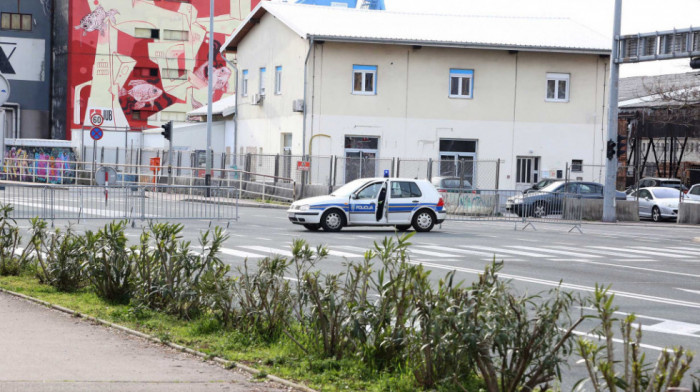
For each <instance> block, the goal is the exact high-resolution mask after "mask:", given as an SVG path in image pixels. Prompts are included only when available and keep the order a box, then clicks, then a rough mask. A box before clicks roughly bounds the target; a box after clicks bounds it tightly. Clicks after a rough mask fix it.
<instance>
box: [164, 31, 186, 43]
mask: <svg viewBox="0 0 700 392" xmlns="http://www.w3.org/2000/svg"><path fill="white" fill-rule="evenodd" d="M188 37H189V32H188V31H187V30H163V39H167V40H169V41H187V39H188Z"/></svg>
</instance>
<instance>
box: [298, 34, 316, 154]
mask: <svg viewBox="0 0 700 392" xmlns="http://www.w3.org/2000/svg"><path fill="white" fill-rule="evenodd" d="M313 47H314V37H311V38H310V39H309V51H308V52H307V53H306V60H304V124H303V125H302V129H301V155H302V156H305V155H306V85H307V81H306V79H307V77H306V75H307V74H308V66H309V56H311V49H312V48H313Z"/></svg>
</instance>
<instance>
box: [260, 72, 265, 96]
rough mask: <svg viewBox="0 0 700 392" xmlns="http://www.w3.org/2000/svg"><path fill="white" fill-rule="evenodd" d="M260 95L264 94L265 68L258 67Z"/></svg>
mask: <svg viewBox="0 0 700 392" xmlns="http://www.w3.org/2000/svg"><path fill="white" fill-rule="evenodd" d="M259 88H260V89H259V91H260V95H261V96H262V95H265V68H260V86H259Z"/></svg>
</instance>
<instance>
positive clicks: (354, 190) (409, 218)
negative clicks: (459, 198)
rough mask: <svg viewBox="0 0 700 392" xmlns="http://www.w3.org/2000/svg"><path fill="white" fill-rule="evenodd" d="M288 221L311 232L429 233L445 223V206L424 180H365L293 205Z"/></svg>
mask: <svg viewBox="0 0 700 392" xmlns="http://www.w3.org/2000/svg"><path fill="white" fill-rule="evenodd" d="M287 213H288V214H289V220H290V221H291V222H292V223H294V224H298V225H304V227H306V228H307V229H308V230H318V229H320V228H323V230H324V231H339V230H340V229H341V228H343V226H396V228H397V229H399V230H401V231H404V230H408V229H409V228H411V226H413V228H414V229H415V230H416V231H430V230H432V228H433V226H435V224H436V223H437V224H439V223H442V222H443V221H444V220H445V216H446V212H445V202H444V200H443V199H442V197H440V194H439V193H438V191H437V190H436V189H435V187H434V186H433V185H432V184H431V183H430V182H428V181H425V180H414V179H402V178H363V179H359V180H355V181H352V182H349V183H347V184H345V185H343V186H342V187H340V188H338V189H337V190H336V191H335V192H333V193H331V194H330V195H328V196H319V197H311V198H307V199H302V200H299V201H297V202H294V203H293V204H292V206H291V207H290V208H289V210H287Z"/></svg>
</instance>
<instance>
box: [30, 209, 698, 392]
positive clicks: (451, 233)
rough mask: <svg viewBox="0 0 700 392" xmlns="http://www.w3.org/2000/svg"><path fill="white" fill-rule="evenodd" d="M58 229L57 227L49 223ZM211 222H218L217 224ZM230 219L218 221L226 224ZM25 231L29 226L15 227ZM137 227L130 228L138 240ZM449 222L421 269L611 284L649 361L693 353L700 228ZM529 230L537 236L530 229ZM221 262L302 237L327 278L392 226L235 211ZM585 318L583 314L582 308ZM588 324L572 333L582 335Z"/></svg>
mask: <svg viewBox="0 0 700 392" xmlns="http://www.w3.org/2000/svg"><path fill="white" fill-rule="evenodd" d="M56 222H57V225H59V226H60V225H61V222H62V221H56ZM183 222H184V223H185V224H186V230H185V232H184V239H187V240H191V241H192V243H193V244H196V243H197V237H198V235H199V233H200V232H202V231H203V230H206V229H207V228H208V226H209V224H210V221H208V220H188V221H183ZM215 223H216V222H215ZM227 223H228V222H226V221H224V222H219V224H223V225H224V226H226V225H227ZM102 224H104V221H100V220H97V221H87V222H86V221H83V222H81V224H80V225H77V226H75V228H76V229H78V230H84V229H86V228H90V229H93V230H94V229H96V228H97V227H99V226H100V225H102ZM20 225H21V226H22V227H23V228H26V227H28V223H27V221H21V222H20ZM144 226H145V223H144V222H140V221H137V224H136V227H135V228H133V229H132V228H130V229H129V231H128V236H129V238H130V239H131V240H132V241H134V242H136V241H138V236H139V233H140V230H141V228H142V227H144ZM522 228H523V225H522V223H518V224H515V223H513V222H492V221H486V222H484V221H480V222H468V221H467V222H456V221H447V222H445V223H444V224H443V225H442V227H436V228H435V229H434V230H433V231H432V232H430V233H416V235H414V237H413V238H412V239H411V243H412V244H413V245H412V246H411V251H410V254H411V260H412V262H417V263H422V264H423V265H424V266H425V267H426V268H428V269H430V270H431V271H432V275H431V276H432V278H433V279H434V280H436V281H437V280H438V279H439V278H440V277H442V276H444V275H445V274H446V273H447V272H448V271H452V270H455V271H457V277H458V278H459V279H463V280H465V281H467V282H471V281H473V280H474V279H476V277H477V274H478V273H480V272H481V271H483V269H484V266H485V265H487V264H488V263H490V262H491V261H492V260H493V258H494V256H495V257H496V258H497V259H498V260H503V261H504V262H505V266H504V269H503V270H502V273H501V276H502V277H504V278H508V279H511V280H512V284H513V285H514V287H515V288H516V289H517V290H519V291H521V292H527V293H532V294H534V293H538V292H542V291H544V290H548V289H551V288H553V287H556V286H557V285H559V282H560V281H561V282H563V283H562V287H563V288H564V289H566V290H570V291H572V292H574V293H580V294H582V295H586V294H590V293H591V292H592V291H593V289H594V287H595V285H596V284H599V285H604V286H607V285H611V286H612V291H613V292H614V293H615V296H616V301H615V303H616V304H617V305H618V306H619V307H620V316H622V315H623V314H625V313H635V314H636V315H637V317H638V321H639V322H640V323H641V324H642V326H643V330H644V338H643V341H644V343H645V344H646V346H645V348H646V350H647V351H648V353H649V354H648V355H649V357H650V358H655V357H656V356H657V355H658V352H659V351H660V350H662V348H664V347H670V346H678V345H682V346H683V347H685V348H688V349H691V350H693V351H695V352H700V279H698V278H700V227H689V226H678V225H676V224H675V223H670V222H667V223H662V224H653V223H649V222H642V223H638V224H627V225H621V224H618V225H613V224H590V223H588V224H586V223H584V224H583V226H582V230H583V233H582V234H581V233H578V232H576V231H574V232H571V233H570V232H568V230H569V229H570V228H571V227H570V226H566V225H557V224H544V223H535V225H534V229H533V228H532V227H528V228H527V229H526V230H522ZM535 229H536V230H535ZM227 232H228V234H229V236H230V238H229V239H228V241H226V243H225V245H224V247H225V248H224V250H223V253H224V254H223V257H222V258H223V259H224V261H225V262H226V263H229V264H231V265H233V266H236V265H242V262H243V260H244V259H246V258H248V259H249V260H254V259H259V258H262V257H265V256H269V255H273V254H281V255H289V247H290V244H291V242H292V241H293V240H294V239H296V238H303V239H305V240H306V241H308V242H309V244H310V245H312V246H316V245H320V244H323V245H326V246H327V247H328V248H329V249H330V250H331V256H330V257H329V258H327V259H326V260H324V261H322V262H321V263H320V264H319V268H320V269H322V270H323V271H324V272H329V273H337V272H341V271H344V270H345V268H344V266H343V263H344V262H345V261H347V260H360V259H361V258H362V256H363V253H364V251H365V250H366V249H368V248H370V247H372V246H373V243H374V242H375V241H377V242H378V241H381V240H382V239H383V238H384V237H386V236H394V235H395V232H394V231H393V229H391V228H381V229H373V228H345V229H343V230H342V231H341V232H339V233H325V232H322V231H319V232H309V231H307V230H305V229H304V228H303V227H302V226H298V225H292V224H291V223H290V222H289V221H288V219H287V216H286V213H285V211H284V210H280V209H264V208H251V207H241V208H240V220H239V221H238V222H231V224H230V226H229V228H228V231H227ZM584 312H588V311H587V310H584ZM590 327H591V325H590V324H585V325H582V327H581V328H579V330H578V331H577V332H578V333H581V334H584V333H588V332H589V330H590ZM572 366H573V368H574V369H573V371H572V372H570V373H569V375H568V376H567V379H566V380H565V384H564V385H565V388H564V389H565V390H566V389H568V388H566V387H570V386H571V385H572V384H573V382H574V381H575V380H576V379H578V378H580V377H579V376H581V377H582V376H583V369H582V365H580V364H575V363H573V362H572Z"/></svg>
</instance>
